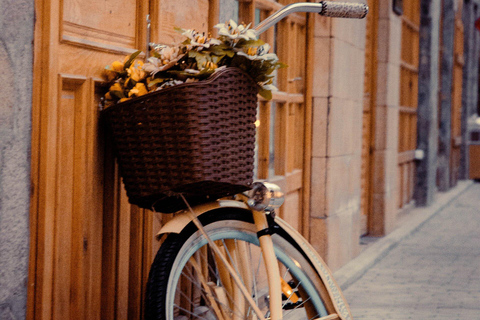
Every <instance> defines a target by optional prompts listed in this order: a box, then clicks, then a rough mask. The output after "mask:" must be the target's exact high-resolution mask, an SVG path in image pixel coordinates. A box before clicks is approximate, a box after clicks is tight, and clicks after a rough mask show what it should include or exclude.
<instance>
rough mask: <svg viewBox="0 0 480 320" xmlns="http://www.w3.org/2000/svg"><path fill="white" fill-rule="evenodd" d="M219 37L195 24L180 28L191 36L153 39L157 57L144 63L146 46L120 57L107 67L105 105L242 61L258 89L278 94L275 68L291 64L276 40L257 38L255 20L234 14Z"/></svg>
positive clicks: (153, 53)
mask: <svg viewBox="0 0 480 320" xmlns="http://www.w3.org/2000/svg"><path fill="white" fill-rule="evenodd" d="M215 28H216V29H218V38H217V39H215V38H212V37H210V36H207V35H206V34H205V33H200V32H197V31H195V30H185V29H180V28H177V29H176V31H178V32H179V33H181V34H182V35H183V36H185V38H186V39H185V40H184V41H183V42H182V43H180V44H179V45H176V46H166V45H157V44H151V52H150V54H151V57H150V58H148V59H147V61H146V62H145V63H144V62H143V61H142V60H140V59H138V56H139V54H140V53H141V52H140V51H137V52H135V53H133V54H132V55H130V56H127V57H126V58H125V60H124V62H123V63H122V62H120V61H115V62H113V63H112V64H111V65H109V66H107V67H106V68H105V78H106V79H107V81H109V82H110V83H111V85H110V88H109V92H108V93H107V94H106V95H105V105H106V106H107V107H108V106H111V105H113V104H116V103H119V102H123V101H126V100H129V99H131V98H134V97H139V96H142V95H145V94H147V93H149V92H151V91H156V90H161V89H163V88H166V87H171V86H175V85H178V84H182V83H189V82H195V81H200V80H204V79H207V78H208V77H209V76H211V75H212V74H213V73H215V72H217V71H219V70H221V69H223V68H226V67H237V68H240V69H242V70H243V71H245V72H246V73H247V74H249V75H250V77H252V79H253V80H254V81H255V82H256V83H257V85H258V93H259V94H260V95H261V96H263V97H264V98H265V99H271V98H272V90H275V89H276V88H275V87H274V85H273V77H274V71H275V70H277V69H279V68H283V67H286V65H285V64H283V63H281V62H279V61H278V57H277V55H276V54H274V53H268V51H269V50H270V46H269V45H268V44H266V43H264V42H263V41H262V40H260V39H258V38H257V35H256V33H255V31H254V30H253V29H251V28H250V25H244V24H237V23H235V22H234V21H233V20H230V21H229V22H227V23H221V24H217V25H216V26H215Z"/></svg>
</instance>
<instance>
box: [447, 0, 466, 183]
mask: <svg viewBox="0 0 480 320" xmlns="http://www.w3.org/2000/svg"><path fill="white" fill-rule="evenodd" d="M458 4H459V6H458V9H457V12H456V14H455V34H454V41H455V42H454V49H453V59H454V60H453V61H454V64H453V75H452V76H453V77H452V129H451V130H452V131H451V137H452V147H451V154H450V187H454V186H456V185H457V181H458V178H459V177H458V174H459V169H460V156H461V154H460V146H461V144H462V126H461V119H462V80H463V65H464V58H463V22H462V4H463V2H462V1H458Z"/></svg>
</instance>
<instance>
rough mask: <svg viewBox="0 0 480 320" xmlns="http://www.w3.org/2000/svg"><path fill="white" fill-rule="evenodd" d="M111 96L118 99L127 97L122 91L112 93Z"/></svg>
mask: <svg viewBox="0 0 480 320" xmlns="http://www.w3.org/2000/svg"><path fill="white" fill-rule="evenodd" d="M110 95H111V96H112V97H116V98H118V99H122V98H125V95H124V94H123V92H122V91H110Z"/></svg>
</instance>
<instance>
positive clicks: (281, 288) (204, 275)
mask: <svg viewBox="0 0 480 320" xmlns="http://www.w3.org/2000/svg"><path fill="white" fill-rule="evenodd" d="M367 11H368V7H367V6H366V5H364V4H357V3H340V2H329V1H323V2H320V3H294V4H290V5H287V6H285V7H283V8H282V9H280V10H278V11H277V12H276V13H274V14H273V15H271V16H270V17H268V18H267V19H265V20H264V21H263V22H261V23H260V24H259V25H258V26H257V27H256V28H255V29H254V30H255V32H256V34H257V35H260V34H261V33H263V32H264V31H266V30H267V29H269V28H270V27H272V26H273V25H275V24H276V23H277V22H278V21H280V20H281V19H283V18H284V17H286V16H287V15H289V14H291V13H294V12H314V13H319V14H321V15H323V16H327V17H344V18H363V17H365V15H366V14H367ZM254 97H256V95H255V94H254ZM181 98H182V97H180V98H179V99H181ZM253 103H254V104H256V101H254V102H253ZM140 107H141V108H143V109H145V110H146V109H147V107H142V106H140ZM107 110H108V109H107ZM122 110H124V109H122ZM206 112H207V113H208V111H206ZM179 113H181V112H179ZM124 117H126V118H128V117H129V116H128V115H124ZM165 117H167V116H166V115H165ZM165 119H166V118H165ZM165 119H163V121H168V120H165ZM145 121H148V119H146V120H145ZM248 121H250V120H248ZM252 123H253V121H252ZM133 125H135V126H136V127H139V126H142V125H144V123H143V120H142V121H140V120H135V121H133ZM128 130H129V129H127V131H128ZM159 130H160V129H159ZM162 130H163V129H162ZM240 143H241V141H240ZM132 175H133V176H135V171H133V174H132ZM123 178H124V180H126V177H123ZM133 178H135V177H133ZM127 180H128V179H127ZM221 187H222V186H221V185H220V189H221ZM217 189H218V188H217ZM174 191H175V190H174ZM127 192H128V190H127ZM220 194H221V192H220V193H216V192H212V193H211V194H209V195H207V196H206V197H203V198H202V199H200V200H199V199H197V198H193V201H192V199H187V198H186V197H185V196H184V195H183V194H182V192H179V193H178V194H176V197H177V199H178V198H181V200H182V201H183V207H184V209H182V210H180V211H177V212H176V213H175V215H174V217H173V218H172V219H171V220H170V221H168V222H167V223H166V224H165V225H163V227H162V228H161V230H160V231H159V233H158V239H161V241H162V244H161V246H160V249H159V251H158V253H157V255H156V257H155V259H154V262H153V263H152V266H151V270H150V275H149V279H148V283H147V288H146V290H147V293H146V301H145V318H146V319H166V320H186V319H208V320H210V319H217V320H236V319H252V320H253V319H258V320H264V319H272V320H280V319H317V320H334V319H342V320H347V319H352V316H351V314H350V311H349V308H348V305H347V303H346V301H345V299H344V298H343V295H342V293H341V290H340V288H339V287H338V285H337V284H336V283H335V280H334V278H333V276H332V273H331V271H330V270H329V269H328V267H327V266H326V264H325V262H324V261H323V260H322V258H321V257H320V256H319V255H318V254H317V253H316V252H315V250H314V249H313V247H312V246H311V245H310V244H309V243H308V242H307V241H306V240H305V239H304V238H303V237H302V236H301V235H300V234H299V233H298V232H297V231H296V230H295V229H294V228H292V227H291V226H289V225H288V224H287V223H286V222H285V221H283V220H282V219H280V218H279V217H277V216H276V215H275V209H277V208H278V207H280V206H281V205H282V203H283V193H282V191H281V190H280V188H279V187H278V186H276V185H274V184H271V183H269V182H265V181H263V182H262V181H258V182H255V183H253V185H251V189H250V190H248V191H246V192H243V193H238V194H236V195H234V196H228V197H221V198H220V199H218V198H219V195H220ZM131 200H132V199H131ZM151 200H152V199H151V198H150V200H149V201H151ZM133 203H135V201H133ZM167 204H168V203H167ZM152 207H154V208H158V206H153V205H152ZM170 209H172V208H170ZM159 211H161V212H165V211H162V210H161V208H160V210H159ZM170 211H172V210H170Z"/></svg>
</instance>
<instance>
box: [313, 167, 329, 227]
mask: <svg viewBox="0 0 480 320" xmlns="http://www.w3.org/2000/svg"><path fill="white" fill-rule="evenodd" d="M326 164H327V159H326V158H313V159H312V178H311V191H310V217H312V218H324V217H325V216H326V211H325V206H326V202H325V201H326V197H325V195H326V183H327V181H326V177H327V176H326V170H327V167H326Z"/></svg>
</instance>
